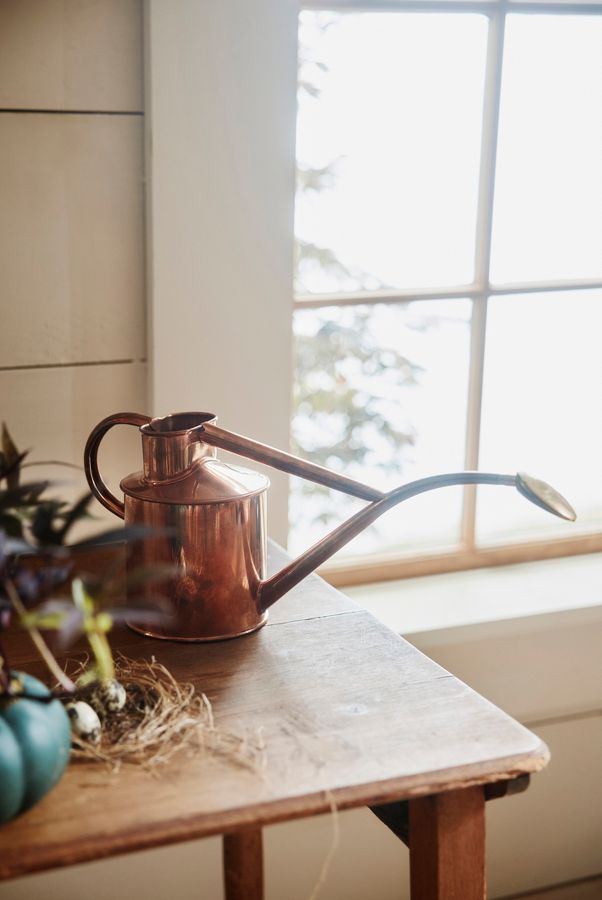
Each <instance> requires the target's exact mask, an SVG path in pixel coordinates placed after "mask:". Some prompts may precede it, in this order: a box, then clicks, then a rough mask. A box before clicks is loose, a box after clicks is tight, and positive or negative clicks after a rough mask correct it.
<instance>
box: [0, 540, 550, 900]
mask: <svg viewBox="0 0 602 900" xmlns="http://www.w3.org/2000/svg"><path fill="white" fill-rule="evenodd" d="M272 556H273V557H277V558H276V560H275V561H276V562H279V561H280V560H281V558H282V556H281V554H280V551H276V550H273V551H272ZM114 643H115V642H114ZM116 643H117V645H118V647H119V649H121V650H122V651H123V652H125V653H126V654H128V655H129V656H132V657H150V656H151V655H153V654H154V655H155V656H156V658H157V659H158V660H159V661H161V662H163V663H164V664H165V665H166V666H168V667H169V669H170V670H171V671H172V672H173V673H174V675H175V676H176V677H177V678H178V679H180V680H183V681H191V682H193V683H194V684H195V685H196V686H197V687H198V689H199V690H201V691H204V692H205V693H206V694H207V695H208V697H209V699H210V700H211V703H212V704H213V709H214V713H215V716H216V722H217V724H218V725H219V726H220V727H222V728H224V729H227V730H228V731H236V732H238V733H239V734H244V733H247V734H255V733H256V731H257V729H258V728H261V730H262V734H263V738H264V740H265V756H266V768H265V772H263V773H261V772H253V771H250V770H247V769H244V768H241V767H236V766H233V765H232V764H228V763H226V762H225V761H224V760H220V759H212V760H210V761H209V762H207V760H206V759H200V758H195V757H188V756H187V755H185V754H180V755H179V756H178V757H177V758H176V759H175V760H173V761H172V762H171V763H169V764H168V766H167V767H166V768H165V769H164V770H162V775H161V777H160V778H153V777H150V776H149V775H148V774H146V773H145V772H144V771H142V770H140V769H137V768H133V767H131V768H130V767H128V768H124V769H122V770H121V772H120V773H119V774H117V775H115V776H110V777H109V780H108V782H107V774H106V771H105V770H104V769H102V768H100V767H97V766H96V765H95V764H94V765H88V764H72V765H71V766H70V767H69V769H68V771H67V773H66V775H65V776H64V778H63V779H62V781H61V782H60V783H59V785H58V786H57V787H56V788H55V789H54V790H53V791H52V792H51V793H50V794H49V795H48V796H47V797H46V798H44V800H43V801H42V802H41V803H40V804H39V805H38V806H36V807H34V808H33V809H31V810H30V811H29V812H27V813H25V814H24V815H22V816H20V817H19V818H17V819H15V820H14V821H13V822H11V823H9V824H8V825H6V826H4V827H2V829H1V830H0V845H1V847H2V850H1V853H0V876H1V877H3V878H10V877H14V876H18V875H24V874H26V873H30V872H38V871H42V870H44V869H51V868H55V867H59V866H67V865H71V864H73V863H81V862H84V861H86V860H94V859H99V858H101V857H108V856H113V855H115V854H122V853H128V852H130V851H134V850H142V849H145V848H149V847H157V846H161V845H165V844H170V843H175V842H178V841H188V840H190V839H192V838H202V837H206V836H208V835H216V834H223V835H224V842H223V846H224V872H225V884H226V897H227V900H243V898H244V900H259V898H261V897H262V896H263V874H262V866H263V864H262V841H261V827H262V826H263V825H268V824H271V823H274V822H283V821H287V820H289V819H295V818H299V817H305V816H312V815H317V814H319V813H325V812H329V811H330V810H331V809H332V806H333V804H334V805H335V806H336V808H337V809H339V810H343V809H350V808H352V807H358V806H369V807H371V809H372V810H373V812H374V813H375V814H376V815H377V816H378V817H379V818H380V819H381V820H382V821H383V822H384V823H385V824H386V825H387V826H388V827H389V828H391V829H392V830H393V831H394V832H395V834H397V835H398V836H399V837H400V838H401V839H402V840H403V841H404V842H406V843H408V845H409V848H410V873H411V874H410V879H411V890H412V898H413V900H434V898H437V900H482V898H483V897H484V896H485V800H486V799H490V798H492V797H501V796H503V795H504V794H505V793H509V792H512V791H513V790H517V789H522V788H523V787H525V786H526V784H527V782H528V777H529V773H531V772H536V771H538V770H539V769H541V768H543V766H545V764H546V762H547V760H548V751H547V749H546V747H545V745H544V744H542V742H541V741H540V740H539V739H538V738H537V737H536V736H535V735H533V734H532V733H531V732H529V731H527V730H526V729H525V728H523V727H522V726H521V725H519V724H518V723H517V722H515V721H514V720H513V719H511V718H510V717H509V716H507V715H506V714H505V713H503V712H501V711H500V710H499V709H497V708H496V707H495V706H493V705H492V704H491V703H489V702H488V701H487V700H485V699H483V698H482V697H480V696H479V695H478V694H476V693H475V692H474V691H473V690H471V689H470V688H468V687H467V686H466V685H465V684H463V683H462V682H460V681H458V679H457V678H454V676H453V675H450V674H449V673H448V672H446V671H445V670H444V669H442V668H440V667H439V666H438V665H436V664H435V663H434V662H432V661H431V660H429V659H427V658H426V657H425V656H423V655H422V654H421V653H419V652H418V650H416V649H415V648H414V647H412V646H411V645H410V644H408V643H407V642H406V641H404V640H403V639H401V638H400V637H398V636H397V635H395V634H394V633H393V632H391V631H389V630H388V629H387V628H385V627H384V626H382V625H381V624H380V623H379V622H377V621H376V620H375V619H374V618H373V617H372V616H371V615H369V614H368V613H367V612H365V611H364V610H362V609H360V608H359V607H357V606H356V605H355V604H354V603H352V602H351V601H350V600H348V599H347V598H345V597H344V596H343V595H342V594H340V593H339V592H338V591H336V590H334V589H333V588H330V587H329V586H328V585H326V584H325V583H324V582H323V581H322V580H321V579H319V578H317V577H316V576H312V577H310V578H308V579H306V580H305V581H304V582H303V583H302V584H301V585H299V586H298V587H297V588H296V589H295V590H294V591H292V592H291V593H290V594H289V595H288V596H287V597H285V598H283V599H282V600H281V601H279V603H278V604H276V606H275V607H274V608H273V611H272V614H271V618H270V622H269V624H268V625H267V626H266V627H264V628H263V629H262V630H261V631H259V632H257V633H256V634H254V635H250V636H248V637H244V638H239V639H236V640H232V641H227V642H222V643H215V644H176V643H169V642H160V641H153V640H149V639H147V638H142V637H139V636H137V635H135V634H133V633H131V632H129V631H127V630H124V631H123V632H121V633H118V634H116ZM16 652H17V654H18V658H14V659H13V660H12V662H13V666H14V667H15V668H19V667H24V668H29V669H30V670H32V666H31V665H30V664H29V663H30V660H31V659H33V653H32V651H31V650H30V648H29V644H28V643H27V642H26V641H25V640H23V641H20V642H19V646H18V648H17V651H16ZM327 849H328V848H325V853H326V851H327ZM325 900H326V898H325Z"/></svg>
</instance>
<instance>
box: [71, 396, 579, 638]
mask: <svg viewBox="0 0 602 900" xmlns="http://www.w3.org/2000/svg"><path fill="white" fill-rule="evenodd" d="M114 425H135V426H137V427H138V428H139V429H140V434H141V436H142V461H143V470H142V471H141V472H136V473H135V474H132V475H128V476H127V477H126V478H124V479H123V480H122V482H121V484H120V487H121V490H122V491H123V494H124V501H125V502H123V503H122V502H121V500H118V499H117V497H115V496H114V495H113V494H112V493H111V492H110V491H109V489H108V488H107V486H106V484H105V483H104V482H103V480H102V477H101V475H100V471H99V468H98V448H99V445H100V442H101V440H102V438H103V437H104V435H105V434H106V433H107V431H108V430H109V429H110V428H112V427H113V426H114ZM218 447H220V448H222V449H223V450H229V451H232V452H234V453H237V454H239V455H240V456H244V457H247V458H248V459H253V460H256V461H257V462H261V463H267V464H268V465H270V466H272V467H273V468H276V469H280V470H282V471H284V472H287V473H289V474H293V475H300V476H301V477H302V478H306V479H308V480H309V481H313V482H316V483H317V484H322V485H326V486H328V487H331V488H336V489H337V490H339V491H342V492H344V493H346V494H351V495H352V496H354V497H360V498H362V499H364V500H368V501H370V503H369V504H368V505H367V506H365V507H364V508H363V509H361V510H360V511H359V512H358V513H356V514H355V515H354V516H352V517H351V518H350V519H348V520H347V521H346V522H344V523H343V524H342V525H340V526H339V527H338V528H336V529H335V530H334V531H333V532H332V533H331V534H329V535H327V536H326V537H325V538H323V539H322V540H321V541H319V542H318V543H317V544H315V545H314V546H313V547H311V548H310V549H309V550H307V551H306V552H305V553H304V554H302V555H301V556H300V557H299V558H298V559H295V560H293V562H291V563H289V564H288V565H287V566H285V567H284V568H283V569H282V570H281V571H280V572H278V573H277V574H276V575H273V576H272V577H271V578H266V558H267V537H266V534H267V532H266V492H267V489H268V487H269V483H270V482H269V479H268V478H266V477H265V476H264V475H262V474H260V473H259V472H254V471H250V470H249V469H243V468H240V467H238V466H233V465H230V464H229V463H226V462H223V461H221V460H219V459H218V458H217V455H216V448H218ZM85 469H86V477H87V479H88V483H89V485H90V488H91V490H92V491H93V493H94V494H95V495H96V497H97V498H98V500H100V502H101V503H102V504H103V506H105V507H106V508H107V509H109V510H110V511H111V512H113V513H115V515H117V516H120V517H121V518H122V519H125V523H126V525H143V526H146V527H148V528H150V529H157V530H156V531H155V532H154V533H151V534H150V536H148V537H146V538H145V539H144V540H142V541H138V542H136V544H134V545H133V546H132V553H131V557H130V560H129V563H128V564H129V565H131V566H133V567H137V566H141V565H142V566H152V565H156V564H161V565H164V564H172V565H173V564H174V563H175V564H176V566H177V572H178V574H177V576H175V577H174V578H173V579H172V580H171V582H170V584H169V591H168V593H169V604H170V607H171V614H170V615H169V616H166V617H165V618H164V620H163V621H162V622H161V624H160V625H156V624H153V625H152V627H151V626H149V627H148V628H140V627H138V626H136V627H137V630H141V631H142V632H143V633H144V634H147V635H149V636H151V637H158V638H164V639H168V640H179V641H215V640H223V639H226V638H232V637H237V636H240V635H243V634H248V633H249V632H252V631H255V630H256V629H258V628H260V627H261V626H262V625H264V624H265V622H266V621H267V615H268V612H267V611H268V609H269V607H270V606H271V605H272V604H273V603H275V602H276V600H278V599H279V598H280V597H282V595H283V594H285V593H286V592H287V591H289V590H290V589H291V588H292V587H293V586H294V585H295V584H297V582H299V581H301V579H302V578H305V576H306V575H309V574H310V572H313V570H314V569H316V568H317V567H318V566H319V565H321V564H322V563H323V562H324V561H325V560H327V559H328V558H329V557H330V556H331V555H332V554H333V553H334V552H335V551H336V550H338V549H340V547H342V546H343V545H344V544H346V543H347V542H348V541H350V540H351V539H352V538H354V537H355V536H356V535H358V534H359V533H360V532H361V531H363V530H364V529H365V528H367V526H368V525H370V524H371V523H372V522H374V520H375V519H377V518H378V517H379V516H381V515H382V514H383V513H384V512H386V511H387V510H388V509H391V507H393V506H395V505H397V504H398V503H401V502H402V501H403V500H406V499H408V498H409V497H413V496H415V495H416V494H420V493H423V492H424V491H429V490H432V489H434V488H438V487H444V486H446V485H452V484H499V485H507V486H512V487H515V488H517V490H518V491H519V492H520V493H521V494H522V495H523V496H524V497H526V498H527V499H528V500H530V501H531V502H532V503H535V504H536V505H537V506H540V507H542V508H543V509H545V510H547V511H548V512H551V513H554V514H555V515H557V516H560V517H561V518H563V519H568V520H570V521H573V520H574V519H575V512H574V510H573V509H572V507H571V505H570V504H569V503H568V502H567V501H566V500H565V499H564V498H563V497H562V496H561V495H560V494H559V493H558V492H557V491H555V490H554V488H552V487H550V485H548V484H546V483H545V482H543V481H539V480H538V479H535V478H532V477H530V476H528V475H525V474H522V473H520V474H518V475H496V474H489V473H486V472H455V473H450V474H444V475H435V476H432V477H430V478H421V479H419V480H418V481H413V482H410V483H409V484H404V485H402V486H401V487H398V488H396V489H395V490H392V491H390V492H388V493H383V492H381V491H378V490H375V489H374V488H371V487H368V486H367V485H365V484H361V483H360V482H357V481H354V480H352V479H350V478H346V477H345V476H343V475H338V474H336V473H335V472H331V471H329V470H328V469H325V468H323V467H322V466H317V465H314V464H313V463H309V462H306V461H304V460H302V459H299V458H298V457H296V456H292V455H291V454H289V453H284V452H282V451H280V450H275V449H274V448H273V447H268V446H266V445H265V444H260V443H258V442H257V441H253V440H250V439H249V438H246V437H242V436H241V435H238V434H234V433H232V432H230V431H226V430H225V429H223V428H220V427H218V426H217V424H216V416H215V415H214V414H213V413H206V412H185V413H175V414H173V415H169V416H164V417H162V418H154V419H152V418H150V416H144V415H138V414H137V413H117V414H115V415H113V416H109V417H108V418H106V419H103V421H102V422H100V423H99V424H98V425H97V426H96V428H94V430H93V431H92V433H91V434H90V437H89V438H88V442H87V444H86V449H85ZM142 590H144V588H142Z"/></svg>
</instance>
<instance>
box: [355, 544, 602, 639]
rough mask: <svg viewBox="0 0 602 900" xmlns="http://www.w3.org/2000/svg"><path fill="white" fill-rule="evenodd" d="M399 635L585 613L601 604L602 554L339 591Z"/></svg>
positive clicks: (387, 582) (409, 579) (451, 573)
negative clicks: (552, 614)
mask: <svg viewBox="0 0 602 900" xmlns="http://www.w3.org/2000/svg"><path fill="white" fill-rule="evenodd" d="M344 593H345V594H347V596H349V597H350V598H351V599H352V600H354V601H355V602H356V603H358V604H359V605H360V606H363V607H364V608H365V609H367V610H369V611H370V612H371V613H372V614H373V615H375V616H376V617H377V618H378V619H380V620H381V621H382V622H384V623H385V625H387V626H388V627H389V628H391V629H393V630H394V631H396V632H397V633H399V634H404V635H409V634H415V633H418V632H425V631H435V630H439V629H445V628H457V627H461V626H466V625H475V624H480V623H489V622H502V621H505V620H509V619H522V618H526V617H529V616H538V615H546V614H549V613H558V612H566V611H570V610H577V609H587V608H591V607H595V606H599V605H600V604H601V603H602V553H592V554H589V555H584V556H572V557H564V558H559V559H551V560H543V561H538V562H529V563H520V564H518V565H509V566H499V567H497V568H487V569H475V570H472V571H462V572H449V573H446V574H442V575H431V576H423V577H420V578H406V579H403V580H401V581H386V582H380V583H379V584H367V585H358V586H355V587H347V588H345V589H344Z"/></svg>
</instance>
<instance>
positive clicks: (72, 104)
mask: <svg viewBox="0 0 602 900" xmlns="http://www.w3.org/2000/svg"><path fill="white" fill-rule="evenodd" d="M0 109H1V110H2V111H1V112H0V171H1V172H2V203H1V204H0V272H1V276H0V277H1V283H2V293H1V297H2V301H1V302H2V328H1V329H0V417H1V418H2V419H4V420H5V421H6V422H7V424H8V426H9V428H10V430H11V432H12V434H13V437H14V439H15V441H16V442H17V444H18V446H19V447H20V448H22V449H25V448H28V447H30V448H33V451H34V453H33V454H32V456H31V459H36V458H37V459H59V460H64V461H67V462H74V463H79V464H81V462H82V456H83V448H84V443H85V439H86V436H87V434H88V433H89V431H90V430H91V428H92V427H93V426H94V425H95V424H96V422H97V421H98V420H99V419H101V418H103V417H104V416H106V415H108V414H109V413H112V412H116V411H117V410H120V409H133V410H140V411H144V410H145V409H146V406H147V399H146V394H147V392H146V366H145V358H146V333H145V332H146V325H145V316H146V313H145V264H144V257H145V246H144V168H143V166H144V152H143V149H144V144H143V127H144V119H143V114H142V111H143V79H142V4H141V0H100V2H77V0H70V2H62V0H44V2H43V3H40V2H37V0H3V2H1V3H0ZM121 431H123V432H125V431H127V430H126V429H121ZM132 431H133V430H132ZM137 443H138V442H137V438H136V435H135V434H125V433H124V434H122V435H115V437H113V436H111V437H110V438H109V439H107V451H106V452H105V453H104V454H103V462H104V464H105V469H106V472H107V477H108V478H110V479H111V480H112V482H113V484H115V483H116V481H118V479H119V477H121V476H123V475H126V474H127V473H128V472H130V471H132V470H133V469H135V468H137V467H138V456H139V451H138V447H137ZM33 471H35V473H36V476H38V475H40V474H41V471H40V470H39V469H36V470H33ZM44 474H47V475H49V476H50V477H51V478H53V479H55V480H60V482H61V484H60V487H57V493H60V495H61V496H68V495H76V494H79V493H83V490H84V489H85V487H86V485H85V481H84V479H83V475H81V476H79V477H78V476H77V475H74V474H73V472H72V471H70V470H65V469H57V468H52V469H48V470H46V471H45V473H44ZM98 509H99V510H100V507H98Z"/></svg>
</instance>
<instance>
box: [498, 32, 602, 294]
mask: <svg viewBox="0 0 602 900" xmlns="http://www.w3.org/2000/svg"><path fill="white" fill-rule="evenodd" d="M601 111H602V17H599V16H575V17H571V16H543V15H537V16H528V15H524V16H521V15H512V16H508V18H507V26H506V42H505V54H504V74H503V83H502V105H501V111H500V137H499V149H498V166H497V175H496V186H495V209H494V228H493V245H492V280H493V281H494V282H496V283H504V282H513V281H521V280H542V279H544V280H545V279H556V278H560V279H562V278H587V277H598V276H602V155H601V154H602V114H601Z"/></svg>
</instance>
